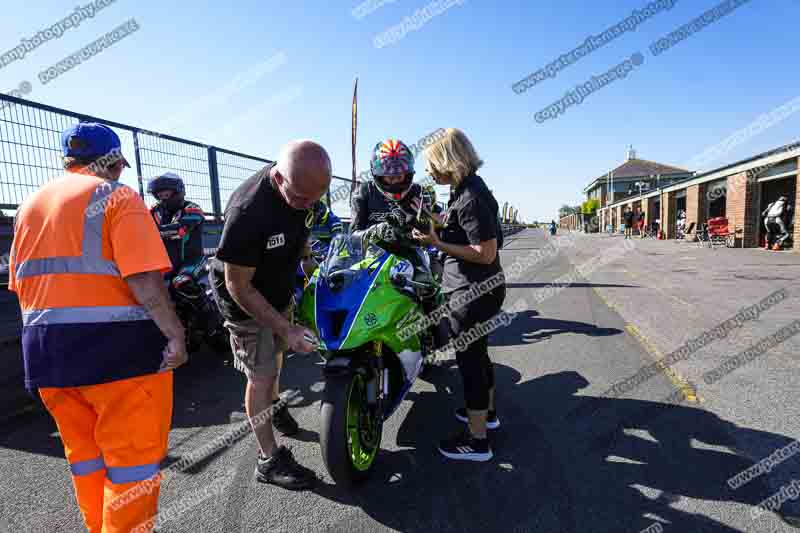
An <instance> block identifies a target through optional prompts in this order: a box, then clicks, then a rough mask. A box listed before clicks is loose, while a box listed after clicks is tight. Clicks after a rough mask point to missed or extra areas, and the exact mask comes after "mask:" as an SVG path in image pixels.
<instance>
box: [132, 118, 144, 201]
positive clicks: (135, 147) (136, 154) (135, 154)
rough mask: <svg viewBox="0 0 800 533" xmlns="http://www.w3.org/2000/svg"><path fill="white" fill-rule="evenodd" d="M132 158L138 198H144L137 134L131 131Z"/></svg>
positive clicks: (135, 131)
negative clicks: (137, 184)
mask: <svg viewBox="0 0 800 533" xmlns="http://www.w3.org/2000/svg"><path fill="white" fill-rule="evenodd" d="M133 157H134V159H136V178H137V179H138V180H139V196H141V197H142V198H144V183H143V182H142V158H141V157H139V132H138V131H137V130H133Z"/></svg>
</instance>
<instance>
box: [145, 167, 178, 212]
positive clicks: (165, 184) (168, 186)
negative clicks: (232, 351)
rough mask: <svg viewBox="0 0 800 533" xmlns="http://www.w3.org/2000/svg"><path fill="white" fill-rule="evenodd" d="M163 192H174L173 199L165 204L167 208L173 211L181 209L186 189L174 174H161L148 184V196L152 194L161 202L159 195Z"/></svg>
mask: <svg viewBox="0 0 800 533" xmlns="http://www.w3.org/2000/svg"><path fill="white" fill-rule="evenodd" d="M161 191H174V194H173V195H172V197H171V198H170V199H169V200H167V201H166V202H165V203H166V205H167V207H168V208H170V209H171V210H174V209H177V208H178V207H180V206H181V204H182V203H183V199H184V196H185V195H186V187H185V186H184V184H183V180H182V179H181V177H180V176H178V175H177V174H175V173H173V172H166V173H164V174H160V175H158V176H156V177H154V178H153V179H151V180H150V183H148V184H147V192H148V194H152V195H153V197H154V198H155V199H156V200H158V201H159V202H160V201H161V199H160V198H159V197H158V193H160V192H161Z"/></svg>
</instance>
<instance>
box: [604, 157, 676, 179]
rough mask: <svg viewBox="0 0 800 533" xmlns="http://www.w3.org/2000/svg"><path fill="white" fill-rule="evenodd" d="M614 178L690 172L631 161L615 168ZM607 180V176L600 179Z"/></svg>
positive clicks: (649, 162)
mask: <svg viewBox="0 0 800 533" xmlns="http://www.w3.org/2000/svg"><path fill="white" fill-rule="evenodd" d="M612 172H613V173H614V178H643V177H647V176H650V175H653V174H661V175H665V174H689V173H690V171H688V170H686V169H683V168H678V167H673V166H671V165H662V164H661V163H656V162H654V161H647V160H646V159H630V160H628V161H625V162H624V163H623V164H621V165H620V166H618V167H617V168H615V169H614V170H613V171H612ZM601 178H605V175H603V176H601V177H600V178H598V179H601Z"/></svg>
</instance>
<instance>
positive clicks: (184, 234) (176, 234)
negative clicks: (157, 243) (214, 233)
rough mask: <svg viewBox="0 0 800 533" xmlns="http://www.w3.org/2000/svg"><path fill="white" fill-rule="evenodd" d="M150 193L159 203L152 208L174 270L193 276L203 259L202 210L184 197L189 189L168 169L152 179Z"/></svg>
mask: <svg viewBox="0 0 800 533" xmlns="http://www.w3.org/2000/svg"><path fill="white" fill-rule="evenodd" d="M147 192H148V193H149V194H152V195H153V196H154V197H155V199H156V200H158V203H157V204H156V205H154V206H153V207H152V209H150V214H151V215H152V216H153V220H155V223H156V225H157V226H158V230H159V231H160V232H161V238H162V239H163V241H164V246H165V247H166V249H167V253H168V254H169V258H170V261H171V262H172V272H170V273H168V274H167V278H172V277H174V276H176V275H177V274H179V273H186V274H190V275H193V274H194V271H195V269H196V268H197V267H198V265H199V264H200V262H201V261H202V259H203V236H202V233H203V230H202V224H203V222H205V216H204V215H203V209H202V208H201V207H200V206H199V205H197V204H195V203H193V202H189V201H187V200H186V199H185V195H186V188H185V187H184V185H183V180H182V179H181V178H180V176H178V175H177V174H174V173H172V172H167V173H165V174H161V175H159V176H156V177H154V178H153V179H152V180H150V183H148V185H147Z"/></svg>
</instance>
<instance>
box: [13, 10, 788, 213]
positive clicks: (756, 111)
mask: <svg viewBox="0 0 800 533" xmlns="http://www.w3.org/2000/svg"><path fill="white" fill-rule="evenodd" d="M87 2H88V0H82V1H81V2H74V1H56V0H45V1H30V2H25V3H22V2H15V3H7V5H6V6H5V7H4V9H3V13H2V15H0V20H2V27H3V28H4V31H3V32H2V35H0V53H3V52H5V51H7V50H9V49H11V48H13V47H14V46H16V45H17V44H19V40H20V38H23V37H25V38H27V37H30V36H31V35H33V34H35V33H37V32H38V31H40V30H43V29H44V28H46V27H48V26H50V25H52V24H54V23H56V22H57V21H59V20H60V19H62V18H64V17H66V16H68V15H69V14H71V13H72V12H74V9H75V7H76V5H78V4H80V5H85V4H86V3H87ZM360 3H361V2H360V1H357V0H354V1H348V2H321V1H320V2H316V1H313V2H312V1H302V0H301V1H296V2H264V1H256V0H246V1H239V2H231V3H226V2H209V3H205V2H196V1H193V2H189V1H179V2H176V1H171V2H166V1H159V2H156V1H153V0H140V1H137V2H134V1H133V0H116V2H115V3H114V4H112V5H111V6H109V7H107V8H105V9H104V10H102V11H100V12H98V13H97V14H96V15H95V16H94V18H93V19H90V20H87V21H85V22H83V23H82V24H81V25H80V27H78V28H75V29H72V30H69V31H68V32H66V33H65V34H64V35H63V36H62V37H61V38H60V39H56V40H53V41H49V42H47V43H45V44H43V45H42V46H41V47H40V48H38V49H37V50H35V51H33V52H31V53H29V54H28V55H27V56H26V57H25V58H24V59H23V60H21V61H15V62H14V63H12V64H10V65H8V66H6V67H5V68H2V69H0V90H2V91H9V90H11V89H14V88H16V87H17V86H18V85H19V83H20V82H22V81H24V80H27V81H30V82H31V84H32V86H33V90H32V92H31V93H30V94H29V95H28V98H30V99H31V100H34V101H38V102H43V103H46V104H50V105H54V106H57V107H64V108H68V109H71V110H75V111H78V112H82V113H87V114H92V115H96V116H100V117H104V118H107V119H110V120H116V121H119V122H124V123H131V124H134V125H137V126H140V127H143V128H156V127H157V126H158V125H159V124H163V123H165V121H166V123H167V124H168V128H167V129H166V130H163V132H164V133H169V134H173V135H177V136H182V137H186V138H190V139H194V140H199V141H202V142H204V143H208V144H213V145H217V146H221V147H225V148H229V149H233V150H237V151H240V152H244V153H252V154H255V155H260V156H262V157H266V158H274V157H275V156H276V155H277V152H278V149H279V147H280V146H281V144H283V143H284V142H286V141H288V140H290V139H293V138H301V137H305V138H311V139H314V140H317V141H318V142H320V143H322V144H323V146H325V147H326V148H327V149H328V151H329V152H330V154H331V157H332V159H333V163H334V173H335V174H337V175H340V176H349V175H350V169H351V163H350V99H351V96H352V90H353V80H354V78H355V77H356V76H358V77H359V79H360V81H359V135H358V139H359V147H358V170H359V171H361V170H364V169H365V168H367V162H368V157H369V150H370V148H371V147H372V146H373V145H374V144H375V143H376V142H378V141H380V140H381V139H383V138H386V137H389V136H394V137H399V138H401V139H403V140H405V141H406V142H407V143H409V144H411V143H414V142H416V141H417V140H418V139H419V138H420V137H422V136H424V135H426V134H427V133H429V132H431V131H433V130H435V129H437V128H439V127H458V128H461V129H463V130H464V131H465V132H466V133H467V134H468V135H469V136H470V137H471V138H472V140H473V142H474V143H475V145H476V148H477V149H478V151H479V152H480V154H481V156H482V157H483V159H484V160H485V162H486V164H485V167H484V169H483V170H482V172H481V175H482V176H483V177H484V179H485V180H486V181H487V182H488V183H489V184H490V187H491V188H492V189H493V190H494V192H495V195H496V197H497V198H498V200H499V202H500V203H501V204H502V203H503V202H505V201H508V202H510V203H511V204H512V205H515V206H517V207H518V208H519V210H520V213H521V215H522V216H523V218H525V219H526V220H529V221H530V220H533V219H539V220H544V219H546V220H550V219H551V218H553V217H554V216H555V215H556V213H557V209H558V207H559V206H561V205H562V204H563V203H569V204H573V205H574V204H577V203H579V202H580V201H581V199H582V198H581V197H582V194H581V190H582V188H583V187H584V186H585V185H586V184H587V183H588V182H589V181H590V179H592V178H594V177H597V176H599V175H601V174H603V173H605V172H606V171H608V170H609V169H611V168H613V167H614V166H616V165H618V164H620V163H621V162H622V161H624V158H625V152H626V149H627V146H628V145H629V144H633V145H634V148H635V149H636V150H637V153H638V155H639V156H640V157H642V158H644V159H650V160H655V161H658V162H662V163H667V164H674V165H678V166H681V165H683V164H684V163H686V162H688V161H689V160H691V159H692V158H693V157H694V156H697V155H698V154H699V153H701V152H702V151H703V150H705V149H706V148H708V147H709V146H711V145H714V144H715V143H718V142H720V141H721V140H723V139H724V138H726V137H727V136H729V135H730V134H732V133H733V132H735V131H736V130H739V129H741V128H744V127H746V126H747V125H748V124H750V123H751V122H752V121H753V120H755V119H756V118H757V117H758V116H759V115H761V114H762V113H766V112H769V111H772V110H773V109H775V108H777V107H779V106H781V105H783V104H785V103H787V102H789V101H791V100H792V99H794V98H796V97H798V96H800V69H798V68H797V63H796V61H795V59H796V57H797V50H798V45H797V39H798V30H797V26H798V20H800V1H797V0H751V1H750V2H749V3H748V4H746V5H744V6H742V7H740V8H739V9H738V10H736V11H734V12H733V13H732V14H730V15H728V16H726V17H724V18H723V19H721V20H719V21H717V22H715V23H713V24H712V25H710V26H709V27H707V28H705V29H704V30H702V31H701V32H699V33H697V34H695V35H693V36H691V37H690V38H689V39H687V40H685V41H684V42H681V43H679V44H677V45H676V46H674V47H673V48H671V49H670V50H668V51H667V52H665V53H664V54H662V55H659V56H657V57H655V56H653V55H652V54H651V53H650V51H649V49H648V47H649V45H650V44H651V43H652V42H653V41H655V40H656V39H658V38H660V37H663V36H664V35H665V34H667V33H669V32H671V31H673V30H675V29H676V28H677V27H679V26H681V25H683V24H685V23H687V22H689V21H691V20H692V19H693V18H695V17H696V16H698V15H700V14H702V13H703V12H704V11H705V10H707V9H709V8H711V7H713V6H715V5H716V4H717V3H718V2H717V1H714V0H711V1H706V0H702V1H701V0H692V1H689V0H678V1H677V2H676V4H675V5H674V7H673V8H672V9H671V10H669V11H665V12H662V13H659V14H657V15H655V16H654V17H653V18H651V19H649V20H647V21H645V22H643V23H642V24H641V25H640V26H639V27H638V28H637V29H636V31H635V32H627V33H624V34H623V35H621V36H619V37H618V38H616V39H615V40H614V41H612V42H611V43H609V44H607V45H606V46H604V47H603V48H601V49H599V50H597V51H595V52H593V53H591V54H590V55H588V56H586V57H584V58H582V59H581V60H580V61H578V62H577V63H574V64H573V65H571V66H569V67H567V68H566V69H565V70H563V71H561V72H559V73H558V75H557V76H556V77H555V78H552V79H548V80H546V81H545V82H543V83H541V84H539V85H537V86H535V87H532V88H530V89H529V90H528V91H526V92H524V93H522V94H515V93H514V92H513V91H512V90H511V85H512V84H513V83H515V82H517V81H519V80H520V79H522V78H524V77H526V76H527V75H528V74H530V73H532V72H534V71H536V70H537V69H539V68H541V67H543V66H545V65H546V64H547V63H549V62H550V61H552V60H554V59H556V58H557V57H558V56H559V55H561V54H564V53H566V52H568V51H569V50H571V49H573V48H574V47H576V46H578V45H580V44H582V43H583V42H584V41H585V39H586V38H587V37H588V36H589V35H592V34H594V35H597V34H599V33H601V32H602V31H603V30H605V29H607V28H608V27H610V26H612V25H614V24H616V23H618V22H621V21H622V20H623V19H625V18H626V17H628V16H630V15H631V12H632V11H633V10H634V9H639V8H642V7H644V6H645V5H647V4H648V2H647V1H645V0H633V1H631V0H617V1H614V2H611V1H603V2H589V1H578V0H560V1H558V2H550V1H542V2H531V1H497V2H488V1H483V0H464V1H463V2H462V3H461V4H460V5H454V6H452V7H450V8H449V9H447V10H446V11H445V12H443V13H441V14H440V15H438V16H436V17H434V18H432V19H431V20H429V21H427V22H426V23H425V24H424V25H423V26H422V27H420V28H418V29H416V30H414V31H411V32H409V33H408V34H406V35H405V36H404V37H403V38H402V39H401V40H399V41H398V42H396V43H394V44H390V45H388V46H386V47H384V48H380V49H378V48H376V47H375V46H374V41H373V39H374V38H375V36H377V35H379V34H381V33H383V32H384V31H386V30H387V29H389V28H391V27H392V26H395V25H397V24H399V23H400V22H401V21H402V20H403V18H404V17H406V16H410V15H412V14H413V13H414V12H415V10H417V9H419V8H422V7H424V6H426V5H427V4H429V3H430V0H394V1H392V2H387V3H386V4H385V5H383V6H381V7H380V8H378V9H377V10H375V11H374V12H372V13H370V14H368V15H367V16H366V17H364V18H362V19H361V20H358V19H356V18H355V17H354V16H353V15H352V14H351V10H352V9H353V8H355V7H356V6H357V5H359V4H360ZM130 18H134V19H136V21H137V23H138V24H139V26H140V27H141V29H140V30H139V31H137V32H136V33H134V34H132V35H130V36H128V37H126V38H125V39H123V40H122V41H120V42H118V43H116V44H115V45H114V46H112V47H111V48H109V49H107V50H105V51H103V52H102V53H101V54H99V55H98V56H96V57H94V58H92V59H90V60H89V61H87V62H86V63H84V64H81V65H79V66H78V67H76V68H75V69H74V70H72V71H71V72H68V73H66V74H63V75H62V76H60V77H59V78H57V79H55V80H53V81H51V82H50V83H48V84H47V85H42V84H41V83H40V81H39V79H38V73H39V72H40V71H41V70H43V69H45V68H47V67H48V66H51V65H52V64H54V63H56V62H57V61H59V60H61V59H63V58H64V57H65V56H67V55H68V54H70V53H72V52H75V51H77V50H78V49H80V48H81V47H82V46H84V45H86V44H88V43H90V42H92V41H94V40H95V39H97V38H99V37H100V36H101V35H102V34H104V33H105V32H107V31H110V30H112V29H113V28H115V27H116V26H118V25H120V24H123V23H124V22H126V21H127V20H128V19H130ZM635 52H641V53H642V54H643V55H644V58H645V61H644V63H643V64H642V65H641V66H639V67H638V68H636V69H635V70H634V71H633V72H631V73H630V74H629V75H628V77H627V78H626V79H622V80H618V81H616V82H615V83H613V84H611V85H609V86H606V87H604V88H602V89H601V90H599V91H598V92H596V93H594V94H592V95H590V96H589V97H587V98H586V100H585V101H584V102H583V103H582V104H581V105H578V106H574V107H572V108H570V109H567V111H566V112H565V113H564V114H563V115H561V116H559V117H558V118H556V119H554V120H549V121H547V122H544V123H541V124H540V123H537V122H536V121H535V120H534V114H535V113H536V112H537V111H540V110H541V109H543V108H545V107H547V106H548V105H550V104H551V103H553V102H554V101H556V100H558V99H560V98H562V97H563V96H564V94H565V92H566V91H567V90H569V89H572V88H574V87H575V86H576V85H577V84H582V83H585V82H586V81H587V80H589V79H590V78H591V76H593V75H599V74H601V73H603V72H605V71H607V70H608V69H610V68H611V67H613V66H615V65H617V64H619V63H620V62H622V61H623V60H624V59H626V58H628V57H630V56H631V55H632V54H634V53H635ZM226 87H227V89H226ZM798 123H800V113H798V114H795V115H792V116H790V117H789V118H787V119H786V120H784V121H783V122H781V123H780V124H777V125H775V126H773V127H771V128H769V129H767V130H766V131H764V132H762V133H760V134H758V135H757V136H755V137H753V138H752V139H749V140H747V141H746V142H744V143H742V144H741V145H739V146H737V147H736V148H735V149H734V150H731V151H730V152H729V153H727V154H726V155H725V156H724V157H722V158H720V159H719V160H717V161H715V162H714V163H712V164H711V166H712V167H716V166H721V165H723V164H725V163H727V162H731V161H735V160H737V159H742V158H744V157H748V156H750V155H753V154H755V153H758V152H761V151H765V150H768V149H771V148H774V147H777V146H780V145H783V144H786V143H789V142H792V141H795V140H798V139H800V131H798V128H797V125H798ZM423 169H424V167H423V161H422V160H421V159H420V160H419V173H418V177H420V178H422V177H423V176H422V171H423ZM692 170H694V169H692ZM127 179H131V178H130V176H128V178H127Z"/></svg>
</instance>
